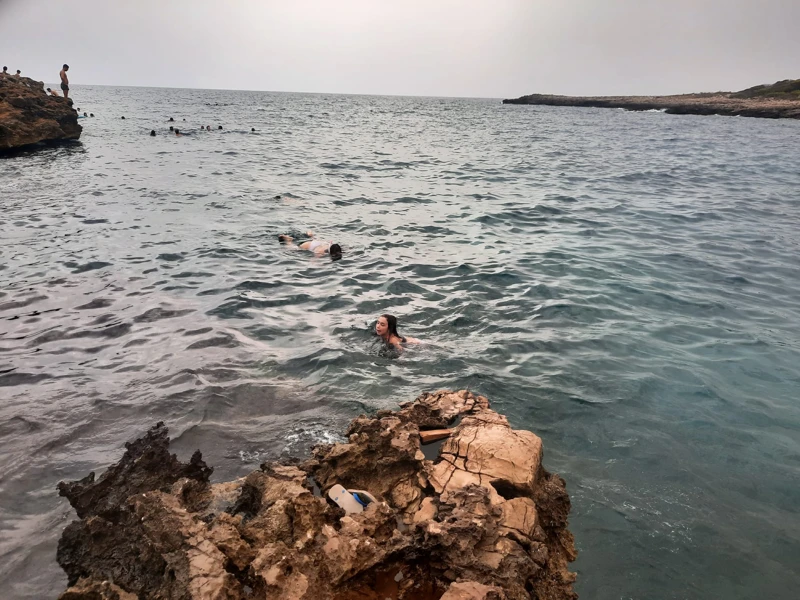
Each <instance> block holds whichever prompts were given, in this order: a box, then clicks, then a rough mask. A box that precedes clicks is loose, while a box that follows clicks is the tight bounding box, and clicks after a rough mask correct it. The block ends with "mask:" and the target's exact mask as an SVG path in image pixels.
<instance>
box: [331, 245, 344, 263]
mask: <svg viewBox="0 0 800 600" xmlns="http://www.w3.org/2000/svg"><path fill="white" fill-rule="evenodd" d="M328 254H330V255H331V260H339V259H340V258H342V247H341V246H340V245H339V244H331V245H330V247H329V248H328Z"/></svg>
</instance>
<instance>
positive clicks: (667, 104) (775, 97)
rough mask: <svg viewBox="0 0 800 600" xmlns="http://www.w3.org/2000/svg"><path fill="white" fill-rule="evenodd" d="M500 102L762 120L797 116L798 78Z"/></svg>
mask: <svg viewBox="0 0 800 600" xmlns="http://www.w3.org/2000/svg"><path fill="white" fill-rule="evenodd" d="M503 104H537V105H545V106H578V107H594V108H623V109H626V110H634V111H642V110H662V111H664V112H666V113H669V114H672V115H726V116H736V117H761V118H765V119H800V79H786V80H784V81H778V82H777V83H773V84H772V85H757V86H755V87H752V88H748V89H746V90H742V91H740V92H713V93H704V94H682V95H678V96H553V95H548V94H531V95H529V96H522V97H520V98H514V99H507V100H503Z"/></svg>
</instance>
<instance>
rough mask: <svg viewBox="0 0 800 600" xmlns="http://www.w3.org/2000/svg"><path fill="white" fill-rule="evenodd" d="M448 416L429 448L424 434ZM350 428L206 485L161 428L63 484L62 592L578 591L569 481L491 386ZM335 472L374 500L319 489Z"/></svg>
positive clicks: (366, 595) (372, 594)
mask: <svg viewBox="0 0 800 600" xmlns="http://www.w3.org/2000/svg"><path fill="white" fill-rule="evenodd" d="M445 427H451V428H452V431H453V434H452V436H451V437H450V438H448V439H446V440H444V442H439V443H440V444H441V448H440V449H439V452H438V456H437V455H436V454H431V453H430V452H427V454H428V455H429V456H432V458H433V460H429V459H428V458H426V453H425V452H423V451H422V449H421V447H420V443H419V432H420V430H429V429H442V428H445ZM347 434H348V440H349V441H348V443H343V444H334V445H326V446H319V447H317V448H315V449H314V450H313V455H312V458H311V459H309V460H307V461H306V462H304V463H302V464H300V465H281V464H264V465H262V466H261V469H260V470H258V471H254V472H253V473H251V474H250V475H248V476H247V477H244V478H242V479H239V480H237V481H233V482H227V483H220V484H211V483H209V476H210V472H211V470H210V469H209V468H208V467H207V466H206V465H205V463H203V461H202V458H201V457H200V454H199V453H195V455H194V456H193V457H192V460H191V462H190V463H189V464H182V463H180V462H179V461H178V460H177V459H176V458H175V457H174V456H173V455H170V454H169V452H168V442H169V440H168V438H167V432H166V429H165V428H164V427H163V424H159V425H157V426H156V427H155V428H153V429H151V430H150V431H149V432H148V433H147V435H146V436H145V437H143V438H141V439H139V440H137V441H136V442H134V443H132V444H129V445H128V447H127V452H126V453H125V456H124V457H123V458H122V460H121V461H120V462H119V463H118V464H117V465H114V466H113V467H111V468H110V469H109V470H108V471H107V472H106V473H105V474H104V475H103V476H101V477H100V478H99V479H98V480H97V481H95V480H94V476H93V475H90V476H89V477H87V478H85V479H83V480H81V481H79V482H74V483H69V484H64V483H62V484H60V485H59V491H60V493H61V494H62V495H65V496H66V497H67V498H68V499H69V501H70V503H71V504H72V505H73V506H74V507H75V509H76V511H77V512H78V516H79V517H80V520H78V521H74V522H73V523H71V524H70V525H69V526H68V527H67V528H66V530H65V531H64V534H63V535H62V538H61V541H60V543H59V547H58V561H59V564H61V566H62V567H63V568H64V570H65V571H66V573H67V575H68V578H69V585H70V587H69V589H68V590H67V591H66V592H64V593H63V594H62V596H61V599H62V600H80V599H84V600H88V599H90V598H92V599H94V598H97V599H116V598H119V599H120V600H131V599H132V598H138V599H141V600H144V599H150V598H153V599H154V598H164V599H170V600H172V599H175V600H177V599H182V600H183V599H192V600H222V599H230V600H239V599H266V598H287V599H288V598H307V599H313V600H326V599H337V600H338V599H342V600H356V599H363V600H369V599H376V600H377V599H380V600H384V599H386V598H390V599H392V600H394V599H403V600H405V599H412V598H420V599H431V600H433V599H438V598H444V599H446V600H462V599H463V600H467V599H470V600H471V599H475V600H478V599H486V600H490V599H491V600H495V599H522V598H525V599H527V598H541V599H547V600H556V599H565V598H569V599H572V598H576V595H575V594H574V592H573V591H572V583H573V581H574V578H575V576H574V574H572V573H570V572H569V571H568V563H569V562H570V561H572V560H574V559H575V550H574V545H573V539H572V535H571V534H570V532H569V531H568V530H567V516H568V514H569V509H570V501H569V496H568V495H567V492H566V489H565V484H564V481H563V479H561V478H560V477H558V476H557V475H551V474H550V473H548V472H547V471H546V470H545V469H544V468H543V467H542V464H541V461H542V443H541V440H540V439H539V438H538V437H537V436H536V435H534V434H533V433H530V432H528V431H516V430H513V429H511V427H510V426H509V424H508V422H507V420H506V419H505V417H503V416H502V415H499V414H497V413H496V412H494V411H492V410H491V409H490V408H489V403H488V401H487V400H486V398H483V397H481V396H475V395H473V394H470V393H468V392H464V391H462V392H449V391H442V392H437V393H435V394H423V395H422V396H420V397H419V398H417V400H415V401H414V402H412V403H408V404H405V405H402V406H401V408H400V410H398V411H388V410H387V411H379V412H378V413H377V414H376V415H375V416H373V417H367V416H361V417H358V418H357V419H355V420H354V421H353V422H352V423H351V425H350V427H349V430H348V432H347ZM428 448H430V447H428ZM426 449H427V448H426ZM337 483H338V484H341V485H344V486H345V487H346V488H348V489H361V490H366V491H368V492H370V493H371V494H372V495H373V496H375V498H376V502H372V503H370V504H369V505H368V506H367V508H366V509H365V510H364V512H363V513H360V514H345V512H344V511H343V510H342V509H340V508H339V507H337V506H336V505H334V504H332V503H331V502H329V501H328V500H327V499H326V498H325V497H324V496H321V495H319V494H318V493H316V494H315V491H317V489H318V488H319V489H321V490H322V491H323V492H326V491H327V490H328V489H329V488H330V487H331V486H332V485H334V484H337ZM317 486H318V488H317Z"/></svg>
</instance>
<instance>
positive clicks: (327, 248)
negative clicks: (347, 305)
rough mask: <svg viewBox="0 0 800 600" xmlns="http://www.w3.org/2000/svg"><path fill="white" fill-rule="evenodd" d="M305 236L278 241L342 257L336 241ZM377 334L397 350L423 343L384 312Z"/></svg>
mask: <svg viewBox="0 0 800 600" xmlns="http://www.w3.org/2000/svg"><path fill="white" fill-rule="evenodd" d="M305 236H306V237H308V238H310V239H308V240H306V241H305V242H301V243H300V244H297V243H295V239H294V237H292V236H291V235H287V234H281V235H279V236H278V241H279V242H281V243H282V244H285V245H286V246H287V247H289V248H292V249H294V250H306V251H308V252H313V253H314V255H315V256H325V255H326V254H327V255H329V256H330V257H331V260H339V259H340V258H342V247H341V246H340V245H339V244H337V243H336V242H332V241H325V240H319V239H315V237H314V232H313V231H306V232H305ZM375 334H376V335H377V336H378V337H379V338H380V339H381V341H382V342H383V343H384V344H385V345H386V346H387V347H390V348H392V349H394V350H395V351H397V352H402V351H403V347H404V346H405V345H406V344H421V343H422V342H421V341H420V340H418V339H417V338H413V337H403V336H402V335H400V334H399V333H398V332H397V317H395V316H394V315H388V314H384V315H381V316H380V317H378V321H377V323H375Z"/></svg>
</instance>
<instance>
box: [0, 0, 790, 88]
mask: <svg viewBox="0 0 800 600" xmlns="http://www.w3.org/2000/svg"><path fill="white" fill-rule="evenodd" d="M798 23H800V0H669V1H662V0H399V1H391V0H277V1H274V0H0V63H2V65H7V66H8V67H9V70H10V71H12V72H14V71H16V70H17V69H21V70H22V71H23V75H27V76H29V77H32V78H34V79H37V80H43V81H45V83H55V82H57V80H58V71H59V70H60V68H61V65H62V64H63V63H65V62H66V63H69V65H70V71H69V77H70V82H71V84H73V85H74V84H100V85H132V86H152V87H183V88H209V89H245V90H265V91H287V92H327V93H350V94H387V95H408V96H466V97H483V98H512V97H517V96H521V95H523V94H530V93H551V94H571V95H639V94H642V95H649V94H672V93H687V92H704V91H719V90H723V91H727V90H739V89H743V88H747V87H750V86H753V85H756V84H759V83H771V82H774V81H777V80H780V79H790V78H800V35H797V31H798V29H797V28H798Z"/></svg>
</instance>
